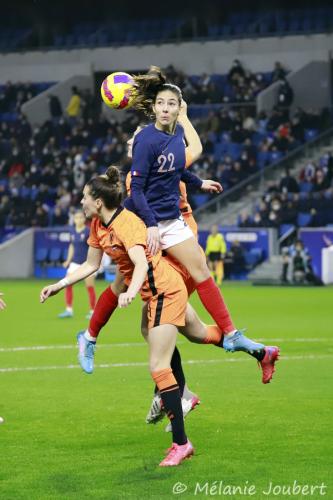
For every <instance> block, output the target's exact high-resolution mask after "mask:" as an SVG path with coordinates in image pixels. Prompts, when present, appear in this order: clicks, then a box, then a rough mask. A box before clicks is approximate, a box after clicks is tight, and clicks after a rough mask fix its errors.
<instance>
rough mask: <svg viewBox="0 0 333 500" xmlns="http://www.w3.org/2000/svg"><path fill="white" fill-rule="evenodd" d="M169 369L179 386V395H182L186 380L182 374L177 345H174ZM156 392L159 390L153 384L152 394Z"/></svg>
mask: <svg viewBox="0 0 333 500" xmlns="http://www.w3.org/2000/svg"><path fill="white" fill-rule="evenodd" d="M171 369H172V371H173V374H174V376H175V379H176V380H177V383H178V386H179V392H180V396H181V397H183V393H184V387H185V384H186V381H185V374H184V371H183V366H182V358H181V357H180V352H179V350H178V348H177V347H175V350H174V351H173V354H172V358H171ZM158 392H159V389H158V387H157V385H155V389H154V394H157V393H158Z"/></svg>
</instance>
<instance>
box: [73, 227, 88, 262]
mask: <svg viewBox="0 0 333 500" xmlns="http://www.w3.org/2000/svg"><path fill="white" fill-rule="evenodd" d="M89 233H90V231H89V228H88V227H85V228H84V230H83V231H80V232H77V231H76V229H75V227H72V228H71V229H70V242H71V243H72V245H73V247H74V254H73V259H72V262H75V264H83V262H85V261H86V260H87V253H88V244H87V239H88V237H89Z"/></svg>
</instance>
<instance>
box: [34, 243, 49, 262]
mask: <svg viewBox="0 0 333 500" xmlns="http://www.w3.org/2000/svg"><path fill="white" fill-rule="evenodd" d="M47 255H48V249H47V248H46V247H39V248H37V251H36V254H35V261H36V262H37V263H38V264H42V263H43V262H45V261H46V260H47Z"/></svg>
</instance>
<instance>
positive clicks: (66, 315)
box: [58, 310, 74, 319]
mask: <svg viewBox="0 0 333 500" xmlns="http://www.w3.org/2000/svg"><path fill="white" fill-rule="evenodd" d="M73 316H74V314H73V311H67V310H66V311H64V312H62V313H60V314H58V318H61V319H65V318H72V317H73Z"/></svg>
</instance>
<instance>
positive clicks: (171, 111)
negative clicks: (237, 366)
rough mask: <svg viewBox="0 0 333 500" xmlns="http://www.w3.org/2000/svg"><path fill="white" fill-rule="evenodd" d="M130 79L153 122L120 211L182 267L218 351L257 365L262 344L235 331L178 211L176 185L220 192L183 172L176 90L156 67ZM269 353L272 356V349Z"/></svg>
mask: <svg viewBox="0 0 333 500" xmlns="http://www.w3.org/2000/svg"><path fill="white" fill-rule="evenodd" d="M134 81H135V85H136V96H137V97H136V101H135V104H134V106H135V107H136V109H138V110H141V111H144V112H145V113H146V114H147V115H148V116H151V115H152V114H153V115H154V116H155V121H154V123H151V124H150V125H148V126H147V127H144V128H143V129H142V130H141V131H140V132H139V133H137V134H136V136H135V138H134V143H133V151H132V157H133V159H132V169H131V175H132V179H131V196H130V197H129V198H127V200H125V207H126V208H127V209H128V210H131V211H133V212H135V213H136V214H137V215H138V216H139V217H140V218H141V219H142V220H143V221H144V223H145V225H146V227H147V232H148V240H147V244H148V250H149V252H151V253H152V254H156V252H157V251H158V250H159V248H162V250H164V251H166V252H167V254H168V255H169V256H171V257H173V258H174V259H176V260H177V261H178V262H179V263H180V264H182V265H183V266H184V267H185V268H186V269H187V271H188V272H189V274H190V275H191V277H192V278H193V280H194V282H195V286H196V290H197V292H198V295H199V298H200V300H201V302H202V304H203V305H204V307H205V308H206V310H207V311H208V312H209V313H210V315H211V316H212V317H213V318H214V320H215V322H216V324H217V326H218V327H219V329H220V331H221V332H223V335H224V341H223V346H224V349H225V350H227V351H230V352H234V351H240V350H241V351H246V352H249V353H251V354H254V353H256V356H257V359H258V361H262V359H263V358H264V356H265V352H264V346H263V344H260V343H256V342H253V341H252V340H250V339H248V338H246V337H245V336H244V335H243V334H242V333H241V332H240V331H239V330H237V329H236V328H235V326H234V324H233V321H232V319H231V316H230V314H229V311H228V308H227V306H226V304H225V302H224V300H223V297H222V294H221V292H220V290H219V289H218V287H217V286H216V284H215V283H214V280H213V279H212V277H211V276H210V271H209V268H208V266H207V263H206V259H205V256H204V254H203V253H202V249H201V248H200V246H199V244H198V242H197V240H196V238H195V237H194V235H193V233H192V231H191V230H190V228H189V227H188V226H187V224H185V223H184V220H183V217H182V215H181V212H180V209H179V182H180V181H184V182H185V183H187V184H191V185H193V186H196V187H197V188H200V189H202V190H204V191H208V192H217V193H218V192H221V191H222V186H221V185H220V184H219V183H218V182H215V181H210V180H206V181H202V180H201V179H199V178H198V177H197V176H195V175H193V174H191V173H190V172H189V171H188V170H186V168H185V165H186V145H185V140H184V135H185V139H186V140H187V139H188V137H190V138H191V137H193V135H195V134H196V131H195V129H194V128H193V126H192V124H191V122H190V120H189V119H188V117H187V114H186V107H185V108H184V107H183V108H182V95H181V91H180V89H179V88H178V87H177V86H176V85H173V84H171V83H167V82H166V79H165V76H164V75H163V73H162V72H161V70H160V68H157V67H152V69H151V71H150V72H149V73H148V74H146V75H141V76H136V77H134ZM199 142H200V139H199ZM271 355H272V356H273V357H275V358H276V357H277V355H278V351H277V349H276V350H275V351H272V353H271Z"/></svg>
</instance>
